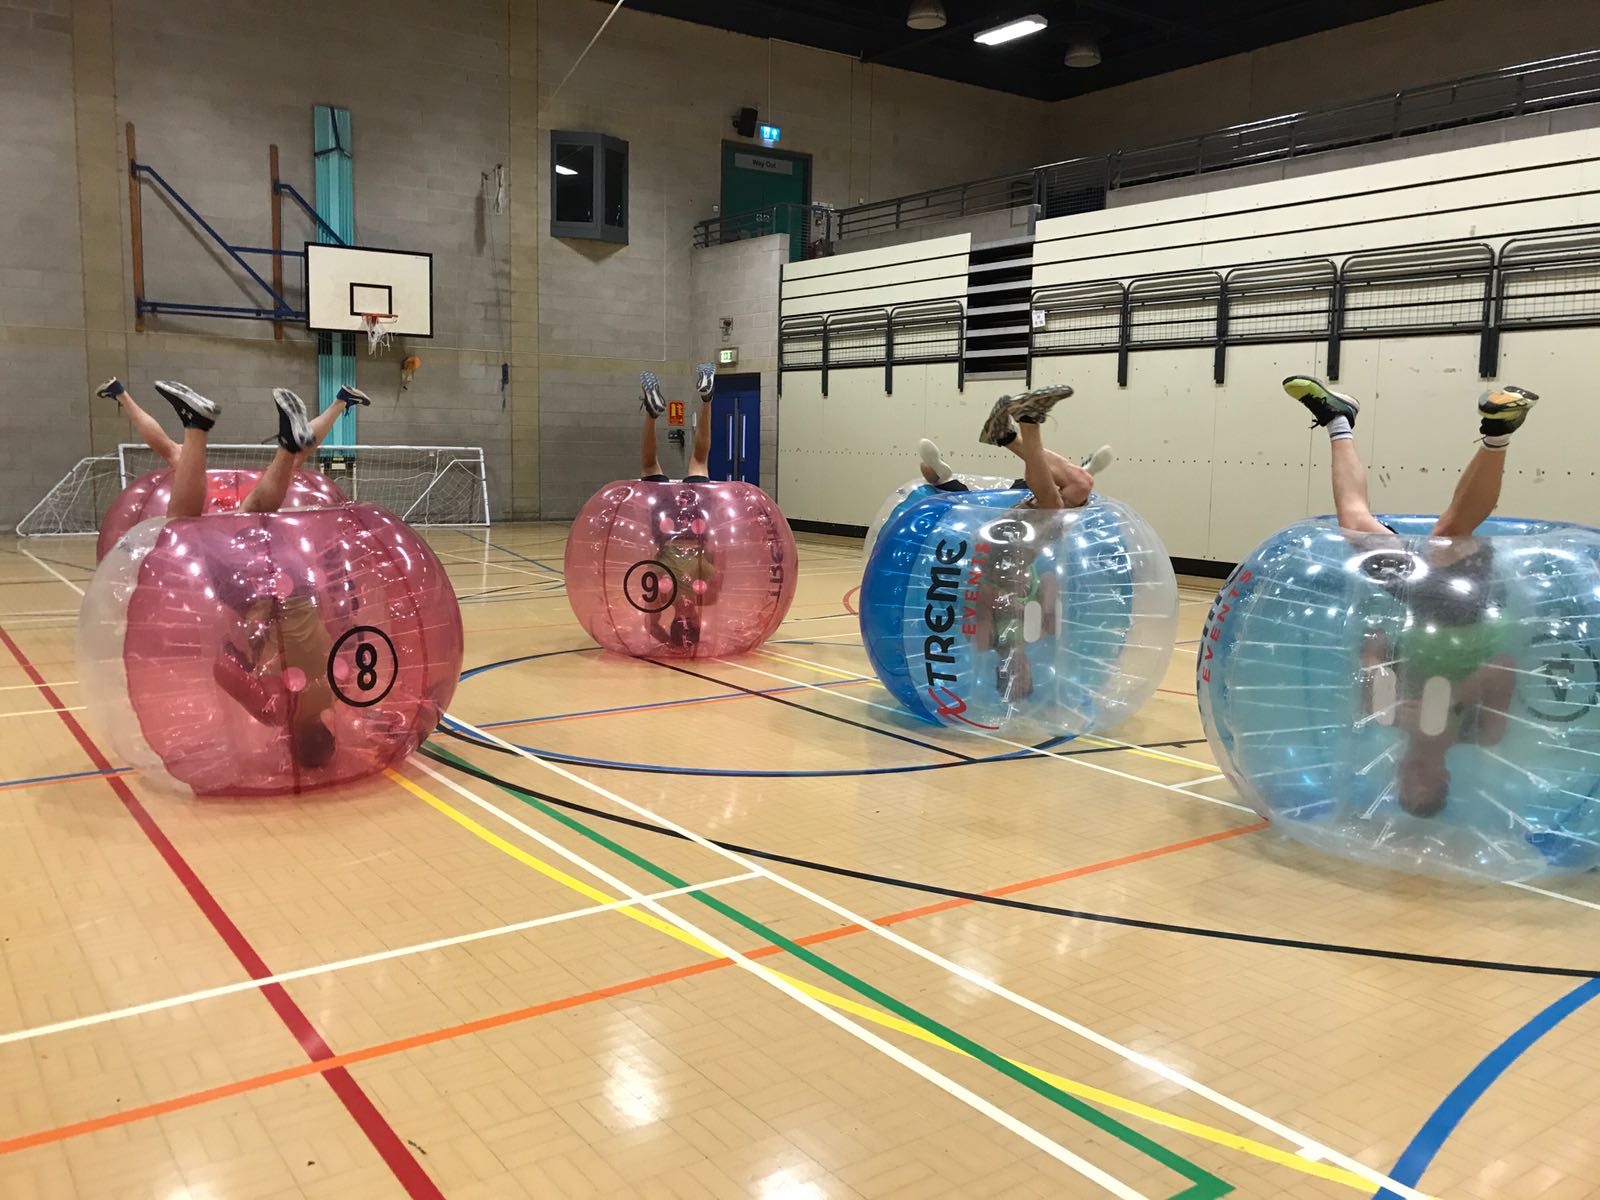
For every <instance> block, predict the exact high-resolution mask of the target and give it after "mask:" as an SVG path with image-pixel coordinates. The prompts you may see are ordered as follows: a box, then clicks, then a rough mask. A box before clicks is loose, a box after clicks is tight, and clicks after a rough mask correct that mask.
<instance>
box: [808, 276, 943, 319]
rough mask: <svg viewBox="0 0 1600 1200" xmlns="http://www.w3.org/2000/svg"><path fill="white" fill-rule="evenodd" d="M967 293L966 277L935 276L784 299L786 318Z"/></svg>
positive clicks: (883, 306) (885, 306) (909, 302)
mask: <svg viewBox="0 0 1600 1200" xmlns="http://www.w3.org/2000/svg"><path fill="white" fill-rule="evenodd" d="M966 295H967V282H966V276H965V274H963V275H962V276H961V278H959V279H935V280H928V281H926V282H922V283H895V284H888V285H886V286H883V287H878V286H864V287H862V288H861V289H859V290H856V291H849V292H830V293H828V294H827V295H823V296H800V297H790V296H788V295H785V296H784V298H783V315H784V316H785V317H796V316H804V315H806V314H808V313H830V312H841V311H843V310H844V309H847V308H893V307H894V306H895V305H897V304H911V303H913V302H915V301H919V300H956V301H959V302H964V301H965V300H966Z"/></svg>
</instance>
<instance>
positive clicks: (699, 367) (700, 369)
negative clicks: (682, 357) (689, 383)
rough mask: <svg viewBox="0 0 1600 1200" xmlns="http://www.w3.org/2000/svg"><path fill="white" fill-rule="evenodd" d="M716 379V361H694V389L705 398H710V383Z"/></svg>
mask: <svg viewBox="0 0 1600 1200" xmlns="http://www.w3.org/2000/svg"><path fill="white" fill-rule="evenodd" d="M716 381H717V364H716V363H708V362H707V363H695V365H694V390H695V391H697V392H699V393H700V394H701V395H702V396H703V397H705V398H706V399H707V400H709V399H711V385H712V384H714V383H716Z"/></svg>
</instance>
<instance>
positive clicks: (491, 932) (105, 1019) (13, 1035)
mask: <svg viewBox="0 0 1600 1200" xmlns="http://www.w3.org/2000/svg"><path fill="white" fill-rule="evenodd" d="M756 878H759V876H757V875H755V874H752V873H747V874H744V875H729V876H728V877H727V878H725V879H713V880H711V881H710V882H708V883H695V884H690V885H689V886H688V887H681V888H672V889H671V890H670V891H665V892H655V893H653V894H652V895H651V896H650V899H652V900H666V899H670V898H671V897H673V896H686V895H688V894H689V893H691V892H698V891H703V890H706V889H709V888H717V887H722V886H723V885H724V884H729V883H742V882H744V881H745V880H747V879H756ZM634 903H635V902H634V901H633V900H613V901H612V902H611V903H609V904H592V905H590V906H588V907H587V908H574V909H571V910H569V911H567V912H559V913H552V914H551V915H549V916H545V917H535V918H533V919H532V920H530V921H517V922H516V923H515V924H511V925H500V926H496V927H495V928H494V929H480V930H479V931H478V932H476V933H463V934H458V935H457V936H455V937H447V938H439V939H437V940H435V941H431V942H418V943H417V944H416V945H413V946H398V947H396V948H395V949H393V950H380V951H378V952H377V953H374V954H363V955H360V956H359V957H357V958H342V959H339V960H338V961H336V962H327V963H319V964H318V965H317V966H314V967H300V968H299V969H297V970H294V971H283V972H280V973H279V974H277V975H266V976H263V977H262V978H260V979H242V980H240V981H239V982H237V983H228V984H223V985H222V986H220V987H213V988H203V989H201V990H200V991H198V992H189V993H187V994H185V995H182V996H169V997H167V998H166V999H164V1000H151V1001H148V1002H146V1003H144V1004H130V1005H128V1006H127V1007H126V1008H117V1009H112V1010H110V1011H109V1012H101V1013H94V1014H92V1015H90V1016H87V1017H74V1018H72V1019H71V1020H68V1021H55V1022H52V1023H51V1024H49V1025H35V1026H34V1027H33V1028H32V1029H16V1030H13V1031H11V1032H10V1033H0V1046H5V1045H9V1044H10V1043H12V1042H31V1041H33V1040H35V1039H36V1038H42V1037H49V1036H50V1035H52V1034H56V1033H67V1032H70V1031H71V1030H74V1029H88V1028H90V1027H91V1026H95V1025H106V1024H109V1023H110V1022H112V1021H123V1020H126V1019H127V1018H129V1017H142V1016H144V1015H146V1014H147V1013H153V1012H162V1011H163V1010H165V1009H169V1008H180V1007H182V1006H183V1005H185V1004H197V1003H199V1002H200V1001H202V1000H215V999H217V998H218V997H219V996H232V995H236V994H237V993H239V992H249V991H254V990H255V989H257V988H264V987H266V986H267V985H268V984H274V983H292V982H293V981H294V980H296V979H310V978H312V977H313V976H316V975H330V974H332V973H333V972H335V971H346V970H349V969H350V968H351V967H365V966H370V965H371V964H373V963H380V962H389V961H392V960H393V959H397V958H405V957H407V956H409V955H412V954H426V953H427V952H428V951H430V950H446V949H449V948H450V947H452V946H465V945H467V944H468V943H471V942H481V941H485V940H487V939H489V938H497V937H503V936H505V935H506V934H510V933H523V932H525V931H527V930H529V929H540V928H543V927H544V926H546V925H559V924H561V923H562V922H563V921H573V920H576V919H577V918H579V917H589V916H593V915H595V914H596V913H603V912H611V911H613V910H615V909H619V908H631V907H632V906H633V905H634Z"/></svg>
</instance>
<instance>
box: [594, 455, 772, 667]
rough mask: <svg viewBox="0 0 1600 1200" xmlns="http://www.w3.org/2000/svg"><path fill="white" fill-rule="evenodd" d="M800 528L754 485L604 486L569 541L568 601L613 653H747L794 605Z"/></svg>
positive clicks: (644, 655) (685, 656)
mask: <svg viewBox="0 0 1600 1200" xmlns="http://www.w3.org/2000/svg"><path fill="white" fill-rule="evenodd" d="M797 571H798V559H797V556H796V552H795V544H794V533H793V532H792V531H791V530H790V528H789V522H788V521H786V520H784V517H783V513H782V512H781V511H779V509H778V506H777V505H776V504H774V503H773V502H772V500H771V499H770V498H769V497H768V496H767V494H766V493H765V492H763V491H762V490H761V489H760V488H756V487H752V486H751V485H749V484H747V483H643V482H636V481H624V482H618V483H611V484H607V485H606V486H605V487H603V488H601V489H600V491H598V492H597V493H595V495H594V496H593V497H592V498H591V499H590V501H589V502H588V503H587V504H585V505H584V506H583V511H582V512H580V513H579V514H578V517H577V520H575V521H574V522H573V524H572V531H571V533H570V534H569V535H568V537H567V553H566V575H567V599H568V600H569V601H570V602H571V604H572V611H573V614H574V615H575V616H576V617H577V618H578V621H579V623H580V624H581V625H582V626H583V627H584V629H586V630H587V631H588V633H589V636H590V637H592V638H594V640H595V641H597V642H599V643H600V645H601V646H603V647H604V648H605V649H607V650H613V651H615V652H617V653H618V654H630V655H633V656H634V657H636V658H677V659H688V658H726V657H729V656H731V655H736V654H747V653H749V652H750V651H751V650H754V649H755V648H756V647H757V646H760V645H761V644H762V643H763V642H765V641H766V640H767V639H768V638H770V637H771V636H772V635H773V634H774V633H775V632H776V631H777V628H778V626H779V625H781V624H782V623H783V619H784V617H786V616H787V615H788V613H789V606H790V605H791V604H792V603H793V602H794V589H795V580H796V574H797Z"/></svg>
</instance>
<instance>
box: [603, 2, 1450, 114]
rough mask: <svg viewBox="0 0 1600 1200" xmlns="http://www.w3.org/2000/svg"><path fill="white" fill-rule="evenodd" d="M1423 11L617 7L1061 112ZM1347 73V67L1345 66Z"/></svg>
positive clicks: (1309, 68) (1374, 5) (1311, 67)
mask: <svg viewBox="0 0 1600 1200" xmlns="http://www.w3.org/2000/svg"><path fill="white" fill-rule="evenodd" d="M1428 2H1430V0H1293V2H1291V0H943V4H944V10H945V13H946V16H947V21H946V24H945V26H944V28H943V29H935V30H927V31H919V30H915V29H908V28H907V27H906V10H907V8H908V7H909V5H910V3H911V0H856V2H855V3H852V2H851V0H788V2H785V0H627V7H628V8H631V9H636V10H639V11H642V12H652V13H659V14H661V15H663V16H668V17H677V18H679V19H681V20H684V21H694V22H696V23H698V24H701V25H711V26H714V27H716V28H718V29H730V30H733V31H734V32H736V33H748V34H751V35H753V36H755V37H763V38H780V39H782V40H784V41H789V42H799V43H801V44H802V45H806V46H816V47H819V48H821V49H824V50H836V51H838V52H839V53H841V54H849V55H851V56H853V57H856V58H859V59H861V60H862V61H863V62H869V63H882V64H883V65H885V66H891V67H899V68H902V69H903V70H907V71H918V72H921V73H922V74H924V75H937V76H939V77H940V78H943V79H954V80H959V81H960V82H962V83H971V84H976V85H977V86H979V87H985V88H992V89H994V90H995V91H1001V92H1012V93H1015V94H1016V95H1019V96H1031V97H1033V98H1034V99H1036V100H1065V99H1067V98H1069V97H1071V96H1081V95H1083V94H1084V93H1085V92H1094V91H1099V90H1100V89H1101V88H1108V87H1114V86H1116V85H1117V84H1119V83H1128V82H1130V81H1131V80H1135V79H1144V78H1146V77H1147V76H1151V75H1161V74H1164V73H1165V72H1167V71H1175V70H1177V69H1178V68H1180V67H1188V66H1193V65H1194V64H1196V63H1202V62H1208V61H1210V60H1211V59H1214V58H1225V57H1227V56H1228V55H1230V54H1239V53H1242V52H1243V51H1246V50H1255V49H1258V48H1260V47H1262V46H1270V45H1272V44H1273V43H1275V42H1284V41H1288V40H1289V39H1291V38H1297V37H1303V36H1305V35H1306V34H1308V33H1317V32H1319V31H1321V30H1324V29H1333V28H1336V27H1338V26H1340V25H1352V24H1354V23H1356V22H1357V21H1366V20H1370V19H1371V18H1373V17H1381V16H1384V15H1385V14H1387V13H1392V12H1399V11H1400V10H1402V9H1406V8H1417V7H1420V5H1422V4H1424V3H1428ZM1030 13H1037V14H1039V15H1040V16H1043V17H1044V18H1046V19H1047V20H1048V21H1049V22H1050V27H1049V28H1048V29H1046V30H1044V31H1042V32H1040V33H1035V34H1033V35H1031V36H1029V37H1025V38H1021V39H1019V40H1017V41H1015V42H1011V43H1008V44H1005V45H1001V46H984V45H979V44H977V43H975V42H974V41H973V40H972V35H973V34H974V33H977V32H979V31H981V30H984V29H989V28H992V27H993V26H995V25H1000V24H1003V23H1005V22H1006V21H1010V20H1014V19H1015V18H1017V17H1022V16H1027V15H1029V14H1030ZM1084 27H1088V28H1089V29H1090V30H1091V31H1092V33H1093V34H1094V36H1095V38H1096V40H1097V41H1098V42H1099V45H1100V51H1101V62H1100V65H1099V66H1097V67H1088V68H1072V67H1068V66H1066V65H1065V64H1064V63H1063V62H1062V59H1063V57H1064V55H1065V54H1066V50H1067V45H1068V43H1069V41H1070V39H1071V37H1072V35H1073V33H1074V32H1075V31H1076V30H1078V29H1082V28H1084ZM1349 65H1350V64H1346V66H1349ZM1338 69H1340V67H1339V64H1336V63H1326V62H1309V63H1307V64H1306V75H1305V79H1306V90H1305V91H1304V92H1302V93H1300V94H1298V95H1295V96H1285V97H1284V107H1285V108H1299V107H1305V106H1306V105H1307V104H1309V103H1311V102H1312V101H1314V100H1315V98H1316V91H1317V82H1316V81H1317V79H1318V77H1319V76H1321V75H1323V74H1325V73H1326V72H1328V71H1330V70H1338Z"/></svg>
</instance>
